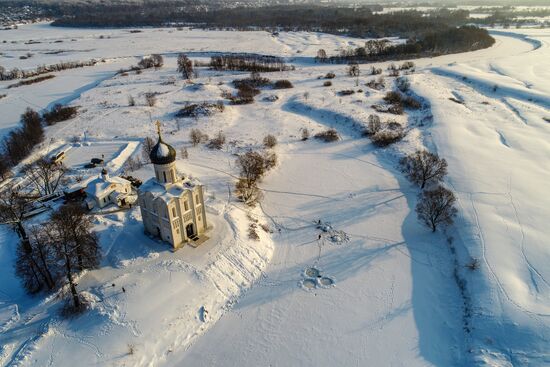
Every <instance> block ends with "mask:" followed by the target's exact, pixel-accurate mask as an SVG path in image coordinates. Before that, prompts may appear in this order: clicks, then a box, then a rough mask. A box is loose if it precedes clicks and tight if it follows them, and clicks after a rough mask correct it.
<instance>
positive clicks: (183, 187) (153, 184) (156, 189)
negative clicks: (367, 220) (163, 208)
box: [139, 178, 200, 202]
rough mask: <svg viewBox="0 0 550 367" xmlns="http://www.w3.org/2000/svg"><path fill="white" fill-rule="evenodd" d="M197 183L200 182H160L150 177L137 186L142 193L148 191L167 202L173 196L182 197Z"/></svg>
mask: <svg viewBox="0 0 550 367" xmlns="http://www.w3.org/2000/svg"><path fill="white" fill-rule="evenodd" d="M197 185H200V183H199V182H198V181H196V180H193V181H190V180H186V181H180V182H177V183H173V184H161V183H159V182H158V181H157V180H156V179H155V178H151V179H149V180H147V181H146V182H145V183H144V184H143V185H141V186H140V187H139V192H140V193H142V194H144V193H150V194H151V195H152V196H153V197H154V198H161V199H162V200H163V201H165V202H169V201H170V200H172V199H173V198H180V197H182V196H183V195H184V194H185V193H186V192H187V191H193V189H194V188H195V186H197Z"/></svg>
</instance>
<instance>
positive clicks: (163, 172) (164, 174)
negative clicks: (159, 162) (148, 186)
mask: <svg viewBox="0 0 550 367" xmlns="http://www.w3.org/2000/svg"><path fill="white" fill-rule="evenodd" d="M162 176H163V177H164V182H166V171H162Z"/></svg>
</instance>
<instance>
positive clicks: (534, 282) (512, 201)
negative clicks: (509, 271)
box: [508, 178, 550, 292]
mask: <svg viewBox="0 0 550 367" xmlns="http://www.w3.org/2000/svg"><path fill="white" fill-rule="evenodd" d="M508 197H509V198H510V203H511V204H512V208H513V209H514V214H515V217H516V221H517V222H518V225H519V228H520V231H521V242H520V249H521V255H522V256H523V259H524V260H525V262H526V264H527V267H528V268H529V272H530V273H531V281H532V282H533V285H534V286H535V289H536V290H537V292H539V287H538V284H537V282H536V280H535V279H534V274H536V275H537V276H538V277H539V279H541V280H542V282H543V283H544V284H546V286H547V287H550V284H548V282H547V281H546V279H544V276H543V275H542V274H541V273H540V272H539V271H538V270H537V268H536V267H535V266H534V265H533V264H532V263H531V261H529V258H528V257H527V254H526V253H525V231H524V230H523V224H522V223H521V220H520V217H519V212H518V209H517V207H516V204H515V202H514V198H513V196H512V179H511V178H510V181H509V190H508ZM533 273H534V274H533Z"/></svg>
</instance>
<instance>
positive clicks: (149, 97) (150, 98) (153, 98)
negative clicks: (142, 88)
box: [145, 92, 157, 107]
mask: <svg viewBox="0 0 550 367" xmlns="http://www.w3.org/2000/svg"><path fill="white" fill-rule="evenodd" d="M145 103H146V104H147V106H149V107H153V106H154V105H156V104H157V94H156V93H152V92H147V93H145Z"/></svg>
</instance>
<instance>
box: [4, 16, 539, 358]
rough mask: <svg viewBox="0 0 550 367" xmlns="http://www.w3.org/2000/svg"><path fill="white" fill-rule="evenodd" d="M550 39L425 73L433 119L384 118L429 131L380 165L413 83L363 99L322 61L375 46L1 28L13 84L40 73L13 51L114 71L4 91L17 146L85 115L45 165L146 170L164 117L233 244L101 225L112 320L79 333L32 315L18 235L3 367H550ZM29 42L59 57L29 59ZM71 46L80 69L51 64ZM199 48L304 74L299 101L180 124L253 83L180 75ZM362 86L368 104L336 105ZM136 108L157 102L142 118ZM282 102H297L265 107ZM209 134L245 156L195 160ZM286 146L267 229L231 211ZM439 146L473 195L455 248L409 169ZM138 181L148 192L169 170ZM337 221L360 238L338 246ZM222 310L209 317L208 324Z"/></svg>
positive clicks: (99, 307)
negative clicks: (267, 157) (265, 158)
mask: <svg viewBox="0 0 550 367" xmlns="http://www.w3.org/2000/svg"><path fill="white" fill-rule="evenodd" d="M101 35H103V36H104V37H103V38H100V36H101ZM109 37H110V38H109ZM549 37H550V31H548V30H541V29H536V30H535V29H533V30H529V29H521V30H508V31H507V32H502V31H499V32H495V38H496V39H497V43H496V45H495V46H494V47H492V48H490V49H487V50H481V51H477V52H473V53H466V54H460V55H448V56H442V57H438V58H432V59H422V60H415V63H416V64H417V70H416V72H415V73H414V74H413V75H411V76H410V77H409V78H410V79H411V82H412V87H413V90H414V92H415V93H416V94H417V95H419V96H421V97H422V98H424V99H425V105H426V107H425V108H424V109H422V110H420V111H407V114H406V115H403V116H398V117H395V116H391V115H387V116H382V117H383V120H387V119H389V118H395V119H397V120H398V121H399V122H401V123H403V124H406V125H407V127H408V135H407V137H406V138H405V139H404V140H403V141H402V142H400V143H398V144H396V145H394V146H392V147H390V148H386V149H380V148H375V147H374V146H372V144H371V143H370V142H369V140H368V139H367V138H365V137H363V136H362V135H361V133H360V131H359V130H358V129H357V126H360V125H361V124H363V123H364V122H365V121H366V118H367V117H368V115H369V114H371V113H373V110H372V108H371V107H370V106H371V105H372V104H375V103H380V102H381V99H382V97H383V95H384V93H385V91H387V90H390V89H391V88H392V87H393V86H392V83H393V78H389V77H386V82H387V83H386V84H387V87H386V90H385V91H374V90H371V89H369V88H368V87H366V86H365V85H364V84H365V82H367V81H368V80H370V79H371V77H369V76H366V75H364V76H361V77H360V78H359V81H360V85H359V86H355V79H354V78H350V77H347V76H346V75H345V65H319V64H315V63H313V60H312V57H313V56H315V53H316V51H317V49H319V48H324V49H326V50H327V52H329V53H334V52H336V51H337V50H338V49H339V48H341V47H348V46H354V45H359V44H361V43H362V42H363V41H364V40H359V39H349V38H345V37H337V36H331V35H323V34H316V33H315V34H313V33H312V34H310V33H282V34H281V35H280V36H278V37H273V36H271V35H270V34H269V33H265V32H242V33H241V32H213V31H199V30H187V29H185V30H183V31H177V30H169V29H143V32H141V33H130V32H129V30H75V29H57V28H51V27H48V26H47V25H29V26H22V27H20V28H19V29H18V30H14V31H9V32H7V31H6V32H1V33H0V39H7V40H8V42H7V43H5V44H4V43H0V52H2V53H3V55H4V56H2V58H1V59H0V64H2V65H4V66H9V67H12V66H14V65H19V64H18V62H19V60H18V59H7V58H5V55H6V54H7V55H13V56H14V57H15V56H17V55H18V54H17V53H18V52H23V51H21V50H23V49H25V50H27V49H30V50H31V51H30V52H32V53H34V54H35V56H33V57H32V58H30V59H28V60H24V61H25V62H27V64H25V66H26V67H29V68H32V67H35V66H37V65H39V64H42V63H53V62H55V61H57V60H61V59H63V60H87V59H90V58H105V59H106V62H105V63H101V64H98V65H97V66H94V67H88V68H83V69H76V70H68V71H64V72H61V73H56V77H55V78H54V79H51V80H48V81H45V82H42V83H39V84H35V85H30V86H25V87H19V88H12V89H8V90H5V89H0V94H4V93H6V94H8V97H6V98H3V99H0V111H1V112H2V121H1V126H0V127H1V128H2V129H3V130H2V135H4V134H5V133H6V132H7V131H9V129H11V128H13V126H15V125H16V123H17V119H18V116H19V115H20V114H21V112H22V111H23V110H24V108H26V107H27V106H31V107H34V108H38V109H40V108H45V107H47V106H50V105H52V104H53V103H56V102H60V101H62V102H70V103H71V104H72V105H78V106H80V114H79V116H78V117H77V118H75V119H73V120H70V121H67V122H63V123H59V124H57V125H55V126H53V127H49V128H48V129H47V139H46V140H47V143H45V144H44V146H42V147H39V148H38V149H39V150H41V151H50V150H51V148H52V146H49V144H53V146H55V147H56V148H57V147H62V146H64V145H65V144H70V142H71V141H72V140H73V139H74V138H75V137H78V138H80V139H84V135H85V137H86V139H88V140H89V141H91V142H92V144H91V145H90V146H86V145H81V146H79V147H73V148H71V150H70V151H69V155H68V158H67V159H68V160H70V162H71V165H73V166H79V165H81V164H82V163H84V162H86V161H88V160H89V158H90V157H91V156H94V155H98V154H104V155H105V156H106V157H107V158H108V160H111V159H112V160H113V162H115V163H113V164H114V165H116V167H115V166H113V167H111V168H112V169H113V170H115V171H116V170H118V169H119V168H120V167H121V165H122V161H123V160H124V159H126V158H127V157H128V156H130V155H132V154H133V155H134V156H135V157H136V156H139V154H140V152H139V149H136V146H135V142H136V141H139V140H140V139H143V138H144V137H145V136H152V135H154V125H153V124H152V122H151V120H155V119H159V120H161V121H162V123H163V131H164V135H165V138H166V140H167V141H168V142H170V143H171V144H173V145H174V146H175V148H176V149H177V151H178V154H180V148H182V147H186V148H187V150H188V152H189V159H188V160H180V161H178V168H179V169H180V170H181V171H182V172H185V173H187V174H191V175H193V176H195V177H198V178H200V179H201V181H202V182H203V183H204V184H205V186H206V190H207V197H208V199H207V202H206V204H207V207H208V215H209V218H210V222H211V223H212V224H213V228H212V230H211V231H210V232H209V237H210V239H209V240H208V241H207V242H206V243H205V244H204V245H203V246H201V247H198V248H197V249H193V248H190V247H189V248H184V249H182V250H180V251H178V252H175V253H172V252H170V251H169V250H168V247H167V245H165V244H161V243H158V242H156V241H154V240H152V239H150V238H148V237H146V236H145V235H144V234H143V231H142V226H141V222H140V215H139V210H136V209H132V210H130V211H127V212H118V213H110V214H109V213H107V214H104V215H98V216H96V218H95V224H96V229H97V230H98V231H99V233H100V236H101V243H102V251H103V254H104V259H103V262H102V267H101V269H98V270H94V271H90V272H87V273H85V274H83V275H82V277H81V279H80V281H79V289H80V290H82V291H84V292H85V294H86V295H87V297H88V298H89V300H90V301H91V303H92V305H93V308H92V310H91V311H89V312H88V313H86V314H84V315H82V316H80V317H78V318H74V319H68V320H65V319H62V318H61V316H59V313H58V312H57V310H58V309H59V307H60V305H61V302H60V301H59V299H57V298H56V297H55V296H50V297H48V298H47V299H45V300H44V299H43V297H42V296H38V297H34V298H30V297H28V296H26V295H25V294H24V292H23V291H22V290H21V288H20V287H19V283H18V280H17V279H16V278H15V276H14V275H13V272H12V271H11V269H12V265H11V264H12V262H13V256H14V255H13V253H14V249H15V246H16V240H17V239H16V237H15V235H14V234H13V233H12V232H11V231H8V229H7V228H3V229H2V232H1V233H0V234H1V236H2V237H0V264H1V266H2V268H3V269H4V270H3V273H2V282H0V332H1V334H0V364H2V365H10V366H11V365H21V366H47V365H51V366H65V365H67V366H69V365H75V364H79V365H109V366H123V365H131V366H182V365H186V366H187V365H189V366H229V365H240V366H243V365H246V366H258V365H272V366H289V365H291V366H293V365H304V366H306V365H307V366H309V365H317V366H334V365H342V366H365V365H369V366H370V365H372V366H390V365H391V366H429V365H435V366H454V365H456V366H472V365H484V363H485V365H491V366H523V365H525V366H544V365H550V355H549V353H548V345H549V339H550V286H549V284H548V282H550V273H549V269H550V267H549V266H548V264H549V263H550V251H549V250H548V246H547V245H548V239H549V238H550V232H549V231H548V229H547V225H546V224H547V223H548V220H549V219H550V201H549V200H550V199H549V196H548V193H547V191H548V190H547V186H548V182H550V174H549V171H548V165H549V164H550V143H548V141H549V136H550V122H548V121H546V120H544V118H548V119H550V97H549V95H550V87H549V82H550V74H549V73H550V71H549V69H548V59H549V56H550V52H549V47H548V44H549V42H548V41H549ZM30 39H32V40H35V41H40V42H42V43H38V44H30V45H25V44H24V42H26V41H28V40H30ZM72 39H75V40H76V41H71V40H72ZM13 40H16V41H17V42H18V43H16V44H13V43H11V41H13ZM55 40H63V42H61V43H59V42H58V43H54V42H55ZM69 45H70V46H69ZM50 48H52V49H54V48H55V49H56V50H61V49H71V50H72V51H71V52H67V53H65V52H62V53H59V54H57V55H56V56H52V54H47V55H45V54H43V52H44V50H46V49H50ZM75 50H79V52H76V51H75ZM180 51H185V52H187V53H188V54H189V55H190V56H191V57H207V56H209V53H211V52H220V51H232V52H237V51H238V52H258V53H266V54H273V55H280V56H283V57H285V58H287V60H288V62H290V63H292V64H293V65H295V66H296V70H294V71H288V72H282V73H269V74H265V76H266V77H269V78H270V79H272V80H276V79H289V80H290V81H291V82H292V83H293V84H294V88H292V89H285V90H263V91H262V94H260V95H259V96H257V97H256V102H255V103H254V104H251V105H245V106H230V105H226V108H225V111H224V112H223V113H218V114H215V115H213V116H209V117H201V118H199V119H176V118H174V115H173V113H174V112H176V111H177V110H178V109H180V108H182V107H183V106H184V105H185V103H187V102H202V101H209V102H215V101H218V100H220V99H221V97H220V95H221V93H222V91H224V90H229V91H232V90H233V88H232V86H231V83H230V82H231V81H232V80H234V79H236V78H240V77H244V76H246V74H243V73H230V72H223V73H221V72H213V71H209V70H206V69H201V70H200V77H199V78H198V79H196V80H195V81H194V84H190V83H187V82H185V81H183V80H181V78H180V77H179V76H178V75H177V73H176V71H175V66H176V62H175V61H176V56H177V53H178V52H180ZM154 52H158V53H162V54H163V55H164V57H165V66H164V67H163V68H161V69H160V70H146V71H144V72H143V73H142V74H139V75H136V74H134V73H130V74H129V75H128V76H121V75H118V76H115V75H114V74H115V72H116V71H117V70H118V69H120V68H122V67H127V66H129V65H131V64H135V63H136V62H137V61H138V60H139V58H140V57H141V56H142V55H147V54H150V53H154ZM17 57H18V56H17ZM386 65H387V63H386V64H384V65H382V64H379V66H386ZM362 69H363V71H365V70H366V69H367V66H362ZM329 71H332V72H335V73H336V75H337V76H336V78H335V79H333V80H332V82H333V85H332V86H331V87H323V86H322V84H323V81H324V80H319V79H318V76H320V75H324V74H326V73H327V72H329ZM385 74H386V73H385ZM7 84H9V83H7V82H2V83H1V84H0V88H5V86H6V85H7ZM343 89H353V90H355V91H356V92H357V93H355V94H354V95H352V96H345V97H344V96H342V97H341V96H337V95H336V92H338V91H340V90H343ZM359 89H361V90H362V92H358V90H359ZM147 92H157V93H158V95H157V99H158V102H157V105H156V106H155V107H148V106H146V105H145V101H144V95H145V93H147ZM306 92H307V95H306ZM129 95H131V96H133V97H134V98H135V100H136V106H133V107H130V106H128V96H129ZM269 95H277V96H278V97H279V98H278V100H277V101H275V102H267V101H263V97H265V96H269ZM450 97H452V98H454V99H455V100H458V101H462V102H463V103H462V104H459V103H456V102H453V101H451V100H449V98H450ZM328 127H333V128H335V129H337V130H338V132H339V134H340V135H341V138H342V139H341V140H340V141H339V142H336V143H330V144H327V143H322V142H319V141H316V140H315V139H310V140H308V141H306V142H302V141H300V129H301V128H308V129H310V130H311V131H312V133H313V134H314V133H316V132H319V131H322V130H324V129H326V128H328ZM191 128H200V129H201V130H203V131H204V132H206V133H208V134H209V135H211V136H212V135H214V134H216V133H217V132H218V131H220V130H221V131H223V132H224V133H225V134H226V135H227V140H228V142H229V144H227V145H226V147H225V148H224V149H223V150H221V151H215V150H209V149H207V148H206V147H204V146H202V145H200V146H197V147H191V145H190V143H189V138H188V134H189V130H190V129H191ZM268 133H271V134H273V135H275V136H276V137H277V139H278V141H279V144H278V145H277V146H276V147H275V151H276V153H277V154H278V157H279V162H278V165H277V167H276V168H275V169H274V170H272V171H270V172H269V174H268V175H267V176H266V178H265V179H264V181H263V182H262V183H261V188H262V189H263V193H264V200H263V201H262V204H261V206H258V207H256V208H255V209H254V210H252V211H249V209H247V208H245V207H243V206H242V204H240V203H238V202H237V201H236V200H235V199H234V196H233V195H232V190H233V185H234V181H235V179H234V176H235V175H236V174H237V172H236V168H235V163H234V160H235V153H240V152H243V151H245V150H246V149H249V148H252V149H258V148H260V146H261V141H262V139H263V137H264V136H265V135H266V134H268ZM420 147H426V148H428V149H430V150H433V151H437V152H438V153H439V155H441V156H442V157H444V158H446V159H447V160H448V162H449V176H448V179H447V182H446V183H447V184H448V186H449V187H450V188H452V189H453V190H454V191H455V193H456V194H457V196H458V198H459V205H458V207H459V217H458V219H457V221H456V224H455V225H454V226H453V227H451V228H449V230H448V231H447V234H443V233H436V234H432V233H430V231H429V230H427V229H426V228H424V227H422V226H421V224H420V223H419V222H418V221H417V219H416V214H415V212H414V207H415V205H416V196H417V194H418V191H417V189H416V188H415V187H413V186H412V185H411V184H410V183H408V181H406V180H405V179H404V178H403V177H402V175H401V174H400V173H399V172H398V170H397V169H396V162H397V160H398V158H399V157H400V156H401V155H402V154H403V153H408V152H412V151H414V150H415V149H417V148H420ZM76 153H78V154H76ZM134 174H135V175H136V176H139V177H142V178H145V177H149V176H151V175H152V168H151V167H150V166H145V167H144V168H142V169H141V170H139V171H138V172H135V173H134ZM318 220H321V221H323V222H329V223H330V224H331V226H332V228H333V230H334V231H337V232H338V233H339V237H340V239H342V238H344V240H342V241H334V239H333V237H332V236H331V233H325V232H321V231H320V230H319V229H317V227H316V224H315V223H316V222H317V221H318ZM254 221H258V223H259V224H265V225H267V226H268V227H269V229H270V230H271V231H272V232H273V233H271V234H270V233H265V232H263V231H261V230H260V237H261V239H260V241H254V240H250V239H249V238H248V236H247V229H248V226H249V224H250V223H251V222H254ZM319 234H321V238H320V239H319ZM450 236H452V237H453V238H454V241H453V243H454V245H455V247H456V249H457V254H456V256H457V260H458V262H459V265H460V269H459V272H460V275H461V277H462V278H464V279H466V281H467V284H466V287H465V289H466V292H467V295H469V296H470V299H471V303H472V305H471V306H472V308H473V313H472V316H471V317H470V320H469V323H470V325H471V327H472V330H471V332H467V331H465V330H464V328H463V326H464V324H463V322H464V319H463V313H464V306H463V304H464V298H463V296H462V295H461V293H460V291H459V287H458V286H457V284H456V281H455V279H454V277H453V266H454V265H453V264H454V257H453V256H454V255H453V254H452V252H451V251H450V250H449V247H448V245H447V238H448V237H450ZM471 258H477V259H479V261H480V268H479V269H478V270H475V271H471V270H469V269H467V268H466V267H465V265H466V264H467V263H469V262H470V261H471ZM113 284H114V286H113ZM122 287H124V288H125V290H126V292H122V291H121V289H122ZM201 307H205V308H207V309H208V310H209V314H210V317H209V320H208V321H207V322H204V320H202V319H201V317H200V316H201V315H200V312H199V310H200V308H201Z"/></svg>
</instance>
